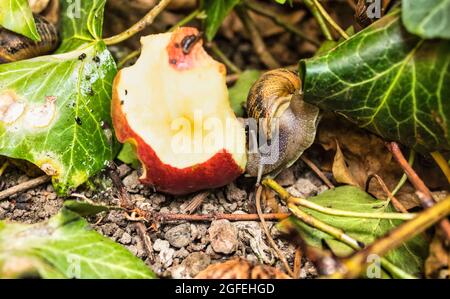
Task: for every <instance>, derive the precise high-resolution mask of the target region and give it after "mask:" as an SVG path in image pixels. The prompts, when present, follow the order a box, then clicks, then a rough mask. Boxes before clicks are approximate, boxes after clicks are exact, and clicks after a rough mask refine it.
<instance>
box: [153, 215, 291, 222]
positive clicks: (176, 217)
mask: <svg viewBox="0 0 450 299" xmlns="http://www.w3.org/2000/svg"><path fill="white" fill-rule="evenodd" d="M289 216H290V214H288V213H274V214H262V217H263V218H264V219H265V220H268V221H270V220H283V219H286V218H287V217H289ZM145 218H146V219H147V220H152V219H156V220H157V221H159V222H169V221H201V222H210V221H214V220H221V219H226V220H229V221H258V220H260V217H259V215H258V214H221V213H218V214H208V215H188V214H171V213H167V214H166V213H156V214H150V215H148V216H147V217H145Z"/></svg>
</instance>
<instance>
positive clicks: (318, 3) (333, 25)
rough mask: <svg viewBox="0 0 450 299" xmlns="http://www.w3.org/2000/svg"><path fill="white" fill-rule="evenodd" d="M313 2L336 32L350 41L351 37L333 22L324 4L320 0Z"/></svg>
mask: <svg viewBox="0 0 450 299" xmlns="http://www.w3.org/2000/svg"><path fill="white" fill-rule="evenodd" d="M312 1H313V2H314V5H315V6H316V7H317V9H318V10H319V12H320V14H321V15H322V16H323V17H324V18H325V20H326V21H327V22H328V24H330V25H331V27H333V28H334V30H336V31H337V32H338V33H339V34H340V35H341V36H342V37H343V38H344V39H349V38H350V37H349V36H348V34H347V33H346V32H345V31H344V30H343V29H342V28H341V27H340V26H339V25H338V24H337V23H336V22H335V21H334V20H333V18H332V17H331V16H330V15H329V14H328V12H327V11H326V10H325V8H324V7H323V6H322V4H320V2H319V0H312Z"/></svg>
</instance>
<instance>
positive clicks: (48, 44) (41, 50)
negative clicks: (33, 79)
mask: <svg viewBox="0 0 450 299" xmlns="http://www.w3.org/2000/svg"><path fill="white" fill-rule="evenodd" d="M34 19H35V22H36V28H37V31H38V33H39V35H40V36H41V41H40V42H34V41H32V40H31V39H29V38H27V37H25V36H22V35H19V34H16V33H14V32H12V31H9V30H7V29H5V28H0V63H8V62H14V61H19V60H24V59H29V58H33V57H37V56H42V55H46V54H50V53H52V52H53V51H54V50H56V48H57V47H58V44H59V37H58V32H57V30H56V27H55V26H54V25H53V24H51V23H50V22H48V21H47V20H46V19H45V18H44V17H41V16H39V15H36V16H35V17H34Z"/></svg>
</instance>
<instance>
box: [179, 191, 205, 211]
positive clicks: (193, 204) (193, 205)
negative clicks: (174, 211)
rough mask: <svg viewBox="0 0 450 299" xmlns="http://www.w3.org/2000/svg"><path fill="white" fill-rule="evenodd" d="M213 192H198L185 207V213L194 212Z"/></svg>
mask: <svg viewBox="0 0 450 299" xmlns="http://www.w3.org/2000/svg"><path fill="white" fill-rule="evenodd" d="M210 194H211V192H209V191H204V192H200V193H198V194H196V195H195V196H194V197H193V198H192V199H191V201H190V202H189V203H188V204H187V206H186V207H185V208H184V209H183V211H182V212H183V213H188V214H192V213H194V212H195V211H196V210H197V209H198V208H199V207H200V206H201V205H202V203H203V202H204V201H205V199H206V198H208V196H209V195H210Z"/></svg>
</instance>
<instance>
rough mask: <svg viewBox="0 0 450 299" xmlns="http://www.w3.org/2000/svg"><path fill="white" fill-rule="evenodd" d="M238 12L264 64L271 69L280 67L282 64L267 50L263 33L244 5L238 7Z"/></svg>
mask: <svg viewBox="0 0 450 299" xmlns="http://www.w3.org/2000/svg"><path fill="white" fill-rule="evenodd" d="M236 13H237V15H238V16H239V19H240V20H241V22H242V24H244V27H245V29H247V31H248V33H249V35H250V39H251V41H252V44H253V47H254V48H255V52H256V54H258V56H259V59H260V60H261V62H262V63H264V65H266V66H267V67H268V68H269V69H277V68H279V67H280V64H279V63H278V61H276V59H275V58H274V57H273V56H272V54H270V52H269V51H268V50H267V47H266V44H265V43H264V40H263V38H262V37H261V34H260V33H259V31H258V28H256V25H255V23H254V22H253V20H252V19H251V18H250V16H249V15H248V13H247V11H246V10H245V9H243V8H242V7H237V8H236Z"/></svg>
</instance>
